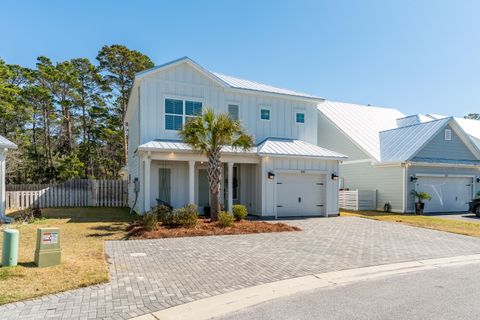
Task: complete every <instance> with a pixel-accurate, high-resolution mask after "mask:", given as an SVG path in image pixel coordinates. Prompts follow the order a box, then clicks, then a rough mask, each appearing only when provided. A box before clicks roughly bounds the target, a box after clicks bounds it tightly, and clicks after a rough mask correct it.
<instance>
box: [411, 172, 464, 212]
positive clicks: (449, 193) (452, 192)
mask: <svg viewBox="0 0 480 320" xmlns="http://www.w3.org/2000/svg"><path fill="white" fill-rule="evenodd" d="M416 187H417V191H419V192H420V191H424V192H428V193H429V194H430V195H431V196H432V200H431V201H428V200H426V201H425V212H455V211H468V202H469V201H470V200H471V198H472V194H473V190H472V188H473V180H472V178H466V177H419V178H418V180H417V183H416Z"/></svg>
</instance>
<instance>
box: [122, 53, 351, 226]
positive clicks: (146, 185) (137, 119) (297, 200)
mask: <svg viewBox="0 0 480 320" xmlns="http://www.w3.org/2000/svg"><path fill="white" fill-rule="evenodd" d="M322 101H323V99H321V98H318V97H315V96H311V95H308V94H304V93H299V92H295V91H292V90H286V89H281V88H276V87H273V86H269V85H265V84H260V83H257V82H253V81H248V80H242V79H237V78H233V77H230V76H225V75H222V74H218V73H213V72H210V71H208V70H206V69H205V68H203V67H202V66H200V65H199V64H197V63H195V62H194V61H192V60H191V59H189V58H187V57H185V58H181V59H178V60H175V61H172V62H169V63H166V64H164V65H161V66H158V67H155V68H152V69H149V70H146V71H144V72H141V73H139V74H137V75H136V77H135V81H134V84H133V87H132V92H131V95H130V99H129V103H128V109H127V114H126V119H125V121H126V123H127V125H128V145H129V148H128V172H129V182H130V183H129V199H130V206H131V207H133V208H134V210H135V211H136V212H138V213H144V212H147V211H149V210H150V209H151V208H152V207H153V206H155V205H156V204H157V201H158V200H161V201H164V202H167V203H169V204H171V205H172V206H173V207H181V206H184V205H185V204H188V203H195V204H197V205H198V206H199V209H200V210H202V209H203V208H205V207H208V206H209V192H208V190H209V189H208V179H207V171H206V170H207V167H206V162H207V159H206V157H205V156H203V155H202V154H200V153H198V152H196V151H193V150H192V149H191V148H190V147H189V146H188V145H186V144H185V143H183V142H182V141H181V138H180V137H179V135H178V130H179V129H180V128H181V127H182V125H183V124H184V123H185V121H186V120H187V119H188V118H189V117H195V116H196V115H198V114H200V113H201V112H202V110H203V109H204V108H207V107H208V108H213V109H214V110H215V111H216V112H224V113H228V114H229V115H230V116H231V117H232V118H234V119H238V120H239V121H240V122H241V123H242V124H243V126H244V127H245V129H246V130H247V131H248V133H249V134H251V135H252V136H253V137H254V139H255V146H254V147H253V148H252V149H251V150H249V151H248V152H241V151H237V150H232V149H231V148H229V147H226V148H225V150H224V151H223V155H222V159H221V160H222V162H223V163H224V167H223V170H222V193H223V194H222V196H221V202H222V203H223V205H224V207H225V208H226V209H227V210H231V206H232V205H233V204H237V203H238V204H243V205H245V206H246V207H247V209H248V210H249V212H250V213H251V214H256V215H259V216H274V217H281V216H295V215H302V216H305V215H312V216H313V215H316V216H328V215H337V214H338V167H339V162H340V161H342V160H345V159H346V157H345V156H344V155H342V154H340V153H337V152H334V151H330V150H327V149H325V148H322V147H319V146H318V143H317V142H318V141H317V139H318V111H317V105H318V104H319V103H321V102H322Z"/></svg>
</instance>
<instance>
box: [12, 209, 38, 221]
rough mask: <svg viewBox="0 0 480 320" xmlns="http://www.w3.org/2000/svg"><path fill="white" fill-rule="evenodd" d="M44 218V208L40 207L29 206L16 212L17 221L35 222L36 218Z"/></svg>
mask: <svg viewBox="0 0 480 320" xmlns="http://www.w3.org/2000/svg"><path fill="white" fill-rule="evenodd" d="M41 218H42V210H41V209H40V208H28V209H24V210H22V211H19V212H16V213H15V214H14V219H15V221H17V222H27V223H31V222H34V221H35V220H36V219H41Z"/></svg>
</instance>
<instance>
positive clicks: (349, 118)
mask: <svg viewBox="0 0 480 320" xmlns="http://www.w3.org/2000/svg"><path fill="white" fill-rule="evenodd" d="M318 110H319V111H320V112H321V113H322V114H324V115H325V116H326V117H327V118H328V119H329V120H330V121H331V122H332V123H333V124H334V125H335V126H336V127H337V128H338V129H339V130H340V131H341V132H343V133H344V134H345V135H346V136H347V137H348V138H349V139H350V140H351V141H352V142H353V143H354V144H355V145H357V147H359V148H360V149H361V150H362V151H363V152H365V153H366V154H367V155H369V156H370V157H372V158H373V159H375V160H377V161H380V138H379V132H380V131H384V130H388V129H392V128H396V127H397V119H398V118H402V117H404V116H405V115H404V114H403V113H401V112H400V111H398V110H396V109H388V108H379V107H372V106H364V105H359V104H352V103H343V102H334V101H328V100H327V101H325V102H323V103H320V104H319V105H318Z"/></svg>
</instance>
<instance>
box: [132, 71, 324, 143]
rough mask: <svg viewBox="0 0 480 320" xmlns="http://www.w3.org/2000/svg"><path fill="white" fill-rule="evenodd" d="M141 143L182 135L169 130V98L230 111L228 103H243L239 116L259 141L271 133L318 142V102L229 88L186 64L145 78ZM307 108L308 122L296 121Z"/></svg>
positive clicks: (240, 104) (306, 116)
mask: <svg viewBox="0 0 480 320" xmlns="http://www.w3.org/2000/svg"><path fill="white" fill-rule="evenodd" d="M140 88H141V97H142V98H141V110H142V112H141V123H142V125H141V143H145V142H148V141H150V140H153V139H179V137H178V135H177V132H176V131H170V130H165V123H164V122H165V114H164V110H165V106H164V103H165V98H168V97H170V98H179V99H197V101H200V102H202V103H203V106H204V107H211V108H214V109H215V111H217V112H228V104H237V105H239V117H240V120H241V121H242V123H243V125H244V126H245V127H246V129H247V131H248V132H249V133H250V134H251V135H253V136H254V137H255V138H256V141H257V143H258V142H260V141H262V140H263V139H265V138H268V137H285V138H298V139H300V140H304V141H307V142H310V143H313V144H316V143H317V110H316V103H315V102H305V101H301V100H295V99H292V98H288V97H270V96H266V95H262V94H256V93H255V92H252V93H236V92H228V91H226V90H225V89H224V88H222V87H221V86H219V85H218V84H217V83H215V82H213V81H212V80H210V79H208V78H206V77H205V76H204V75H202V74H201V73H200V72H198V71H196V70H195V69H193V68H192V67H190V66H189V65H186V64H181V65H178V66H176V67H172V68H171V69H167V70H165V71H163V72H158V73H154V74H152V75H151V76H148V77H146V78H144V79H142V81H141V84H140ZM261 106H268V107H270V110H271V113H270V115H271V120H270V121H264V120H260V114H259V113H260V108H261ZM296 111H301V112H305V123H304V124H297V123H296V122H295V112H296Z"/></svg>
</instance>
